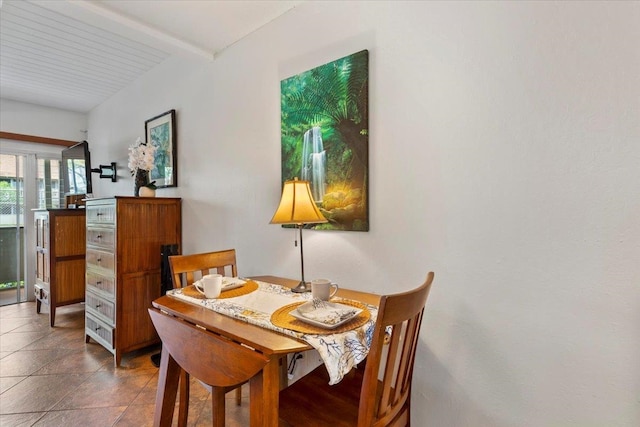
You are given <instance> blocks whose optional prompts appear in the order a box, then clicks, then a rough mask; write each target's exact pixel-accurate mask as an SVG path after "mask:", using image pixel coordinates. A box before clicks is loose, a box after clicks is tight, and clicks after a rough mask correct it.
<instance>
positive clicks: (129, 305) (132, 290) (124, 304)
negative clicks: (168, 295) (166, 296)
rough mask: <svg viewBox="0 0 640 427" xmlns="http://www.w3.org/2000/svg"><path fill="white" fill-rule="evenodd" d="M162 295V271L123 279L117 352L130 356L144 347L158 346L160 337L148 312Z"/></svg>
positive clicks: (119, 287) (119, 293) (124, 276)
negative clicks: (156, 343) (130, 352)
mask: <svg viewBox="0 0 640 427" xmlns="http://www.w3.org/2000/svg"><path fill="white" fill-rule="evenodd" d="M160 295H161V293H160V270H158V271H148V272H144V273H132V274H124V275H123V276H122V281H120V282H118V297H117V304H118V316H119V317H118V319H117V320H116V330H117V333H116V347H117V348H119V349H121V350H122V351H123V352H126V351H128V349H129V348H131V347H134V346H136V347H140V346H141V344H143V343H149V344H151V343H154V342H157V340H158V335H157V334H156V330H155V328H154V327H153V323H151V318H150V317H149V313H148V311H147V308H149V307H151V302H152V301H153V300H155V299H157V298H159V297H160Z"/></svg>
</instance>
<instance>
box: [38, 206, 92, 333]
mask: <svg viewBox="0 0 640 427" xmlns="http://www.w3.org/2000/svg"><path fill="white" fill-rule="evenodd" d="M34 218H35V229H36V283H35V285H34V293H35V295H36V311H37V312H38V313H40V309H41V308H42V304H43V303H44V304H47V305H48V306H49V324H50V325H51V326H53V325H54V323H55V321H56V308H57V307H60V306H62V305H67V304H75V303H78V302H82V301H84V295H85V288H84V267H85V264H84V255H85V221H84V218H85V212H84V209H36V210H34Z"/></svg>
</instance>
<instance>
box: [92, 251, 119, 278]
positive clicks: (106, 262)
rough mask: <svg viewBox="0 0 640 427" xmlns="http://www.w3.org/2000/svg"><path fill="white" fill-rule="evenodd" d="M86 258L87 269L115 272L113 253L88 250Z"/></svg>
mask: <svg viewBox="0 0 640 427" xmlns="http://www.w3.org/2000/svg"><path fill="white" fill-rule="evenodd" d="M85 257H86V260H87V267H98V268H102V269H104V270H107V271H108V272H110V273H113V272H114V271H115V266H116V263H115V256H114V255H113V254H112V253H111V252H106V251H100V250H97V249H92V248H87V253H86V255H85Z"/></svg>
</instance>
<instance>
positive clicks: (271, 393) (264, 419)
mask: <svg viewBox="0 0 640 427" xmlns="http://www.w3.org/2000/svg"><path fill="white" fill-rule="evenodd" d="M279 359H280V357H279V356H277V355H274V356H272V357H271V360H270V361H269V363H267V364H266V365H265V367H264V368H263V369H262V371H260V372H259V373H258V374H256V375H255V376H254V377H252V378H251V380H249V386H250V395H249V396H250V397H249V408H250V409H249V411H250V420H251V423H250V425H251V427H262V426H264V427H278V399H279V392H280V367H279Z"/></svg>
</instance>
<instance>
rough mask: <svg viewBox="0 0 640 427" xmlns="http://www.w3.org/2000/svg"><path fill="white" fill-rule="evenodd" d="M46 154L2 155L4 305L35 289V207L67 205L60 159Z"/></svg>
mask: <svg viewBox="0 0 640 427" xmlns="http://www.w3.org/2000/svg"><path fill="white" fill-rule="evenodd" d="M46 156H47V155H46V154H45V155H43V156H42V157H41V156H37V155H34V154H9V153H2V154H0V305H7V304H15V303H18V302H23V301H27V300H28V299H29V296H30V295H29V289H31V292H33V281H34V280H35V277H30V275H29V274H28V272H29V270H31V271H34V270H35V269H34V267H33V263H34V262H35V259H34V258H35V255H34V254H35V246H34V244H33V243H35V242H32V240H35V238H34V236H33V233H34V230H33V228H34V227H33V213H32V211H31V210H32V209H34V208H40V209H44V208H47V209H52V208H59V207H63V206H64V202H63V201H62V198H63V195H62V194H61V186H60V159H59V158H48V157H46ZM25 226H26V227H25ZM30 236H31V237H30ZM29 265H32V267H31V268H29ZM32 275H33V273H32ZM31 299H33V298H31Z"/></svg>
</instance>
